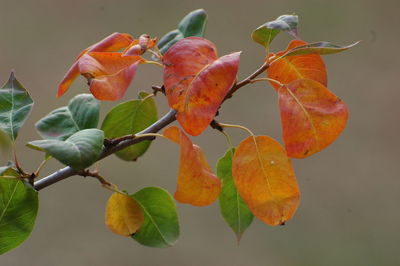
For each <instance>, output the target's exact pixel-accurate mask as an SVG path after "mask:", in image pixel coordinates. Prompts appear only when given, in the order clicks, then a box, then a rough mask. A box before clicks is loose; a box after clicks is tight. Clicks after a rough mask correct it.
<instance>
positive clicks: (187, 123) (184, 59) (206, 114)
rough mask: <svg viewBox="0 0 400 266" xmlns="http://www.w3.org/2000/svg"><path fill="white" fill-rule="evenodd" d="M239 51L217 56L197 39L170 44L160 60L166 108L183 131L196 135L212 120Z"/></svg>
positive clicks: (232, 75)
mask: <svg viewBox="0 0 400 266" xmlns="http://www.w3.org/2000/svg"><path fill="white" fill-rule="evenodd" d="M239 57H240V52H236V53H232V54H229V55H225V56H222V57H220V58H218V57H217V52H216V47H215V45H214V44H213V43H212V42H210V41H208V40H206V39H203V38H200V37H188V38H185V39H182V40H180V41H178V42H177V43H176V44H174V45H173V46H172V47H171V48H170V49H169V50H168V52H167V53H166V54H165V55H164V57H163V63H164V65H165V69H164V86H165V91H166V95H167V98H168V103H169V106H170V107H171V108H173V109H175V110H176V111H177V115H176V118H177V120H178V121H179V123H180V124H181V125H182V127H183V128H184V130H185V131H186V132H187V133H188V134H190V135H192V136H197V135H199V134H200V133H201V132H203V131H204V130H205V129H206V128H207V126H208V125H209V124H210V122H211V121H212V120H213V118H214V116H215V114H216V112H217V111H218V108H219V106H220V104H221V103H222V101H223V100H224V98H225V96H226V94H227V93H228V92H229V90H230V88H231V87H232V86H233V84H234V83H235V81H236V75H237V72H238V68H239Z"/></svg>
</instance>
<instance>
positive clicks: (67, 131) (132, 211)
mask: <svg viewBox="0 0 400 266" xmlns="http://www.w3.org/2000/svg"><path fill="white" fill-rule="evenodd" d="M206 22H207V14H206V13H205V11H204V10H202V9H199V10H195V11H192V12H191V13H189V14H188V15H187V16H185V17H184V18H183V20H182V21H181V22H180V23H179V25H178V28H177V29H175V30H172V31H170V32H168V33H167V34H166V35H165V36H163V37H162V38H161V39H160V40H159V41H158V40H157V38H152V37H150V36H149V35H147V34H142V35H141V36H139V37H138V38H134V37H133V36H132V35H130V34H127V33H113V34H111V35H109V36H107V37H106V38H104V39H103V40H101V41H99V42H98V43H96V44H93V45H91V46H89V47H88V48H86V49H84V50H83V51H82V52H81V53H80V54H79V55H78V57H77V58H76V60H75V61H74V62H73V65H72V66H71V67H70V69H69V70H68V71H67V73H66V74H65V76H64V78H63V79H62V81H61V82H60V84H59V86H58V90H57V96H58V97H60V96H62V95H64V94H65V93H66V92H67V91H68V89H69V87H70V86H71V84H72V82H74V81H75V79H76V78H77V77H78V76H79V75H81V76H83V77H84V78H86V80H87V82H88V89H89V91H90V92H91V93H90V94H79V95H77V96H75V97H73V98H72V99H71V100H70V102H69V103H68V105H67V106H63V107H60V108H57V109H55V110H53V111H51V112H50V113H49V114H47V115H46V116H45V117H43V118H42V119H40V120H39V121H38V122H37V123H36V130H37V132H38V134H39V135H40V137H42V139H41V140H34V141H30V142H29V143H28V144H27V146H28V147H29V148H32V149H35V150H38V151H42V152H44V154H45V155H44V157H43V162H42V163H41V164H40V165H39V166H38V168H37V170H36V171H34V172H32V173H28V172H26V171H24V170H23V168H22V166H21V164H20V162H19V161H18V159H17V151H16V150H15V149H13V154H14V158H15V159H14V162H12V163H9V164H8V165H6V166H4V167H1V168H0V254H1V253H4V252H7V251H9V250H10V249H12V248H15V247H16V246H18V245H19V244H21V243H22V242H23V241H24V240H25V239H26V238H27V237H28V236H29V234H30V232H31V231H32V229H33V226H34V222H35V218H36V214H37V211H38V194H39V193H38V191H39V190H40V189H42V188H44V187H46V186H49V185H51V184H54V183H56V182H58V181H59V180H61V179H63V178H66V177H68V176H71V175H81V176H90V177H93V178H96V179H97V180H98V181H99V182H100V184H101V185H102V186H103V187H105V188H106V189H108V190H111V191H112V192H113V193H112V195H111V196H110V198H109V200H108V203H107V205H106V215H105V216H106V219H105V223H106V225H107V226H108V228H109V229H110V230H111V231H112V232H113V233H116V234H119V235H121V236H127V237H131V238H132V239H134V240H136V241H137V242H138V243H140V244H142V245H146V246H151V247H169V246H172V245H173V244H174V243H175V242H176V240H177V239H178V237H179V233H180V232H179V221H178V213H177V207H176V203H175V202H176V201H177V202H179V203H183V204H190V205H193V206H208V205H210V204H213V203H214V202H215V201H216V200H219V207H220V212H221V215H222V217H223V218H224V220H225V221H226V223H227V224H228V225H229V227H231V228H232V230H233V231H234V233H235V234H236V236H237V238H238V240H240V239H241V237H242V236H243V234H244V232H245V231H246V229H247V228H248V227H249V226H250V225H251V223H252V221H253V220H254V217H256V218H257V219H259V220H260V221H262V222H264V223H266V224H268V225H272V226H275V225H283V224H285V223H286V222H287V221H289V220H290V219H292V218H293V216H294V215H295V213H296V210H297V208H298V206H299V203H300V190H299V187H298V184H297V179H296V175H295V172H294V169H293V166H292V161H291V160H292V158H306V157H309V156H311V155H313V154H315V153H317V152H320V151H322V150H323V149H325V148H326V147H328V146H329V145H330V144H332V143H333V142H334V141H335V140H336V139H337V138H338V136H339V135H340V134H341V132H342V131H343V130H344V128H345V127H346V123H347V120H348V109H347V106H346V105H345V103H344V102H343V101H342V100H341V99H340V98H339V97H337V96H336V95H335V94H334V93H333V92H332V91H331V90H330V89H328V74H327V70H326V66H325V63H324V60H323V58H322V57H321V55H326V54H333V53H338V52H342V51H345V50H347V49H349V48H351V47H353V46H354V45H356V44H357V43H355V44H352V45H348V46H338V45H334V44H331V43H329V42H316V43H307V42H305V41H303V40H301V39H300V37H299V34H298V30H297V28H298V22H299V20H298V17H297V16H296V15H283V16H280V17H278V18H277V19H276V20H273V21H269V22H267V23H265V24H263V25H261V26H259V27H258V28H256V29H255V30H254V31H253V33H252V34H251V37H252V39H253V40H254V41H255V42H256V43H258V44H260V45H261V46H262V47H263V48H264V50H265V55H263V56H262V57H261V60H260V61H262V64H261V66H260V67H259V68H258V69H256V70H255V72H254V73H252V74H251V75H249V76H248V77H247V78H245V79H244V80H241V81H238V80H237V75H238V71H239V64H240V57H241V52H233V53H230V54H227V55H222V56H220V55H218V54H217V47H216V46H215V44H214V43H212V42H211V41H210V40H207V39H205V38H204V36H203V35H204V31H205V26H206ZM280 32H288V33H289V34H290V35H291V36H292V37H293V40H291V41H290V42H289V44H288V46H287V48H286V49H285V50H283V51H279V52H275V53H274V52H271V51H270V44H271V42H272V41H273V40H274V39H275V38H276V37H277V36H278V34H279V33H280ZM148 55H150V58H149V57H148ZM146 56H147V57H146ZM142 64H153V65H156V66H159V67H162V69H163V85H162V86H153V92H139V95H138V98H137V99H131V100H128V101H125V102H122V103H120V104H118V105H116V106H114V107H113V108H112V109H111V110H109V111H108V113H107V115H106V116H105V119H104V120H103V121H102V123H101V125H100V126H99V120H100V119H99V117H100V116H99V114H100V105H101V101H114V100H119V99H122V98H123V97H124V94H125V92H126V90H127V89H128V87H129V86H130V84H131V82H132V81H133V79H134V76H135V73H136V70H137V68H138V67H139V66H140V65H142ZM260 75H264V76H261V77H260ZM255 82H263V83H264V84H268V83H269V84H270V85H271V86H272V88H273V90H274V91H275V92H276V93H277V95H278V106H279V111H280V116H281V124H282V134H283V142H284V145H281V144H280V143H279V142H278V141H276V140H274V139H273V138H271V137H269V136H266V135H260V136H258V135H257V136H256V135H254V134H253V133H252V132H251V131H250V130H249V129H247V128H246V127H245V126H242V125H234V124H227V123H221V122H218V121H217V120H216V119H217V117H218V114H219V112H222V111H223V110H221V106H222V104H223V103H224V102H225V101H226V100H228V99H229V98H231V97H233V95H234V93H235V92H236V91H237V90H238V89H240V88H242V87H244V86H246V85H250V84H252V83H255ZM158 92H161V93H162V94H163V95H164V96H165V98H166V101H167V103H168V105H169V107H170V108H171V111H170V112H168V113H167V114H166V115H164V116H163V117H161V118H158V112H157V106H156V102H155V101H154V97H156V96H157V93H158ZM32 107H33V100H32V98H31V97H30V95H29V93H28V91H27V90H26V89H25V88H24V87H23V86H22V84H21V83H20V82H18V81H17V80H16V78H15V76H14V74H13V73H11V75H10V78H9V80H8V82H7V83H6V84H5V85H4V86H3V88H1V89H0V133H1V134H0V142H1V143H2V144H4V145H2V146H4V147H6V146H7V145H6V144H7V143H10V142H11V143H14V142H15V141H16V139H17V136H18V132H19V130H20V128H21V127H22V125H23V124H24V122H25V121H26V120H27V118H28V115H29V113H30V112H31V109H32ZM175 120H177V121H178V123H179V125H180V127H178V126H169V127H168V125H169V124H170V123H172V122H174V121H175ZM209 126H211V127H212V128H214V129H217V131H219V132H221V133H223V134H224V135H225V136H226V137H227V140H228V144H229V147H228V150H227V151H226V153H225V155H224V156H222V157H221V159H220V160H219V161H218V162H217V165H216V173H214V170H213V168H212V167H211V166H210V164H209V162H208V161H207V159H206V156H205V154H204V152H203V151H202V149H201V148H200V147H199V146H197V145H196V144H194V143H193V141H192V138H191V137H190V136H198V135H200V134H201V133H203V131H204V130H205V129H206V128H207V127H209ZM98 127H99V128H98ZM228 128H237V129H242V130H245V131H246V132H247V133H248V135H249V136H248V137H246V138H245V139H244V140H242V141H241V142H240V143H239V144H238V145H236V147H235V146H234V145H232V143H231V140H230V138H229V135H228V132H227V130H226V129H228ZM162 129H163V131H162V133H161V134H160V133H157V132H158V131H160V130H162ZM158 137H161V138H164V139H167V140H169V141H171V142H173V143H175V144H177V145H179V147H180V158H179V171H178V177H177V181H176V191H175V193H174V195H173V197H172V196H171V195H170V194H169V192H167V191H166V190H164V189H162V188H158V187H146V188H143V189H141V190H139V191H137V192H135V193H133V194H130V193H128V192H126V191H125V190H123V191H122V190H121V189H120V188H119V187H118V186H117V185H115V184H113V183H111V182H110V181H108V179H106V178H105V177H103V176H101V175H100V173H99V172H98V171H97V170H96V169H94V170H93V167H92V166H93V164H94V163H96V162H98V161H99V160H101V159H103V158H105V157H107V156H109V155H111V154H115V155H116V156H117V157H118V158H120V159H122V160H124V161H128V162H131V161H136V160H137V159H138V158H139V157H140V156H143V155H144V154H145V152H146V151H147V150H148V148H149V146H150V144H151V143H152V141H153V140H154V139H155V138H158ZM12 146H13V147H15V145H12ZM51 158H54V159H56V160H57V161H59V162H60V163H61V164H63V165H65V166H66V168H64V169H61V170H60V171H58V172H56V173H54V174H52V175H49V176H47V177H44V178H42V179H38V177H39V176H40V173H41V170H42V168H43V167H44V166H45V163H46V162H47V161H48V160H50V159H51Z"/></svg>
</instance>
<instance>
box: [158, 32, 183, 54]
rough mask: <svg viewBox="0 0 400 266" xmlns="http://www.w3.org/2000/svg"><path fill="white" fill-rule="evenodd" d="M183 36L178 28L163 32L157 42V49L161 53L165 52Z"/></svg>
mask: <svg viewBox="0 0 400 266" xmlns="http://www.w3.org/2000/svg"><path fill="white" fill-rule="evenodd" d="M183 38H184V37H183V35H182V33H181V32H180V31H179V30H172V31H170V32H168V33H167V34H165V35H164V36H163V37H162V38H161V39H160V41H159V42H158V43H157V46H158V49H160V52H161V54H165V53H166V52H167V51H168V49H169V48H170V47H171V46H172V45H174V44H175V43H176V42H177V41H179V40H180V39H183Z"/></svg>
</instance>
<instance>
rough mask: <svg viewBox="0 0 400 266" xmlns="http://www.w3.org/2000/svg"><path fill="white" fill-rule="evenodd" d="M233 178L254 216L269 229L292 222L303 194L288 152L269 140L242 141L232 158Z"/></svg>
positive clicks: (265, 137)
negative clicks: (269, 227) (271, 226)
mask: <svg viewBox="0 0 400 266" xmlns="http://www.w3.org/2000/svg"><path fill="white" fill-rule="evenodd" d="M232 174H233V178H234V181H235V185H236V188H237V190H238V191H239V194H240V196H241V197H242V198H243V200H244V201H245V202H246V203H247V205H248V207H249V208H250V210H251V212H252V213H253V214H254V215H255V216H256V217H257V218H259V219H260V220H261V221H263V222H264V223H266V224H269V225H280V224H284V223H285V222H286V221H288V220H289V219H291V218H292V217H293V215H294V213H295V211H296V209H297V207H298V205H299V201H300V192H299V188H298V185H297V181H296V177H295V175H294V171H293V168H292V164H291V162H290V159H289V158H288V157H287V155H286V151H285V149H284V148H283V147H282V146H281V145H280V144H279V143H278V142H277V141H275V140H274V139H272V138H270V137H267V136H250V137H248V138H246V139H245V140H243V141H242V142H241V143H240V144H239V146H238V148H237V150H236V152H235V155H234V157H233V162H232Z"/></svg>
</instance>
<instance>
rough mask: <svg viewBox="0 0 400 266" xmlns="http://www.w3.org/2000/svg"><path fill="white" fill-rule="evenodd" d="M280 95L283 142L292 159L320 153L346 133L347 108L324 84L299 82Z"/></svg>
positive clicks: (306, 80)
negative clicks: (341, 134)
mask: <svg viewBox="0 0 400 266" xmlns="http://www.w3.org/2000/svg"><path fill="white" fill-rule="evenodd" d="M278 94H279V108H280V112H281V120H282V130H283V140H284V142H285V146H286V151H287V153H288V155H289V156H290V157H293V158H305V157H308V156H310V155H312V154H314V153H316V152H319V151H321V150H322V149H324V148H326V147H327V146H328V145H330V144H331V143H332V142H333V141H335V139H336V138H337V137H338V136H339V135H340V133H341V132H342V131H343V130H344V128H345V126H346V122H347V119H348V110H347V107H346V105H345V103H344V102H343V101H342V100H341V99H340V98H338V97H337V96H336V95H335V94H333V93H332V92H331V91H329V90H328V89H327V88H326V87H325V86H323V85H322V84H321V83H319V82H316V81H313V80H309V79H302V80H296V81H293V82H292V83H290V84H288V85H286V86H283V87H282V88H280V89H279V90H278Z"/></svg>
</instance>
